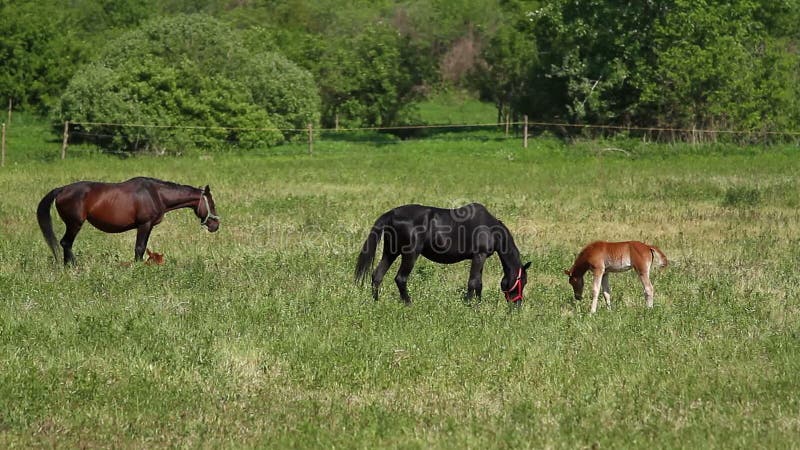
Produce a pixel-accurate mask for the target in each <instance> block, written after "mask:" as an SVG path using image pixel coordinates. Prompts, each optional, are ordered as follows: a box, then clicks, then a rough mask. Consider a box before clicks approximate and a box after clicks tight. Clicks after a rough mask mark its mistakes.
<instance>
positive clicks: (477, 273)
mask: <svg viewBox="0 0 800 450" xmlns="http://www.w3.org/2000/svg"><path fill="white" fill-rule="evenodd" d="M486 257H487V255H484V254H478V255H475V256H473V257H472V266H470V268H469V281H468V282H467V295H466V298H467V299H471V298H472V297H478V300H480V298H481V292H482V291H483V281H482V278H483V264H484V263H485V262H486Z"/></svg>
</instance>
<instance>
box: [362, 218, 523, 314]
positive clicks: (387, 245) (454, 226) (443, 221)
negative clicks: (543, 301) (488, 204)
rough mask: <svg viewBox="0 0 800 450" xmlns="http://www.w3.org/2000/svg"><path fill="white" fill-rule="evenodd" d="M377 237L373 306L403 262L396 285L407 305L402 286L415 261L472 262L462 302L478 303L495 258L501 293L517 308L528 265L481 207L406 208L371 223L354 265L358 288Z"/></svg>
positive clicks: (507, 234)
mask: <svg viewBox="0 0 800 450" xmlns="http://www.w3.org/2000/svg"><path fill="white" fill-rule="evenodd" d="M381 236H383V238H384V244H383V256H382V257H381V260H380V262H379V263H378V265H377V267H375V270H374V271H373V272H372V296H373V298H375V300H377V299H378V291H379V288H380V285H381V281H383V276H384V274H386V271H387V270H389V267H390V266H391V265H392V263H393V262H394V260H395V259H397V257H398V256H402V260H401V261H400V270H398V271H397V276H396V277H395V279H394V281H395V283H397V289H398V290H399V291H400V297H401V298H402V299H403V301H405V302H406V303H411V297H409V295H408V289H406V282H407V281H408V276H409V274H410V273H411V269H413V268H414V263H416V261H417V257H419V255H422V256H424V257H426V258H428V259H430V260H431V261H434V262H437V263H441V264H453V263H457V262H459V261H464V260H465V259H469V260H472V267H471V268H470V272H469V282H468V283H467V294H466V298H467V299H470V298H472V297H474V296H477V297H478V298H480V296H481V290H482V289H483V284H482V282H481V277H482V275H483V264H484V263H485V262H486V258H488V257H489V256H491V255H492V253H495V252H496V253H497V254H498V256H499V257H500V263H501V264H502V265H503V279H502V281H501V282H500V289H501V290H502V291H503V293H505V296H506V300H507V301H509V302H513V303H517V302H520V303H518V304H521V301H522V290H523V289H524V288H525V284H526V283H527V281H528V278H527V269H528V267H530V265H531V263H530V262H529V263H527V264H525V265H523V264H522V262H521V260H520V256H519V250H517V246H516V245H515V244H514V238H512V237H511V233H510V232H509V231H508V228H506V226H505V225H503V223H502V222H500V221H499V220H497V219H496V218H495V217H494V216H492V214H491V213H489V211H487V210H486V208H485V207H484V206H483V205H481V204H479V203H471V204H469V205H466V206H462V207H460V208H456V209H442V208H434V207H431V206H422V205H405V206H399V207H397V208H394V209H392V210H390V211H387V212H386V213H384V214H383V215H382V216H380V217H379V218H378V220H376V221H375V225H373V226H372V230H371V231H370V233H369V236H367V240H366V241H365V242H364V246H363V247H362V248H361V254H360V255H359V256H358V263H357V264H356V271H355V280H356V283H359V284H363V281H364V278H366V275H367V272H368V271H369V270H370V268H371V266H372V261H373V260H374V259H375V251H376V250H377V247H378V243H379V242H380V240H381Z"/></svg>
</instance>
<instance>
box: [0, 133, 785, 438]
mask: <svg viewBox="0 0 800 450" xmlns="http://www.w3.org/2000/svg"><path fill="white" fill-rule="evenodd" d="M53 145H57V144H53ZM609 147H619V148H620V149H622V150H624V151H617V150H616V149H611V148H609ZM55 154H57V150H54V151H53V155H55ZM798 173H800V159H798V157H797V149H796V148H767V149H763V148H736V147H726V146H698V147H690V146H664V145H653V144H643V143H641V142H635V141H634V142H630V141H629V142H616V143H602V142H586V143H579V144H574V145H565V144H562V143H560V142H557V141H553V140H548V139H539V140H534V141H532V143H531V145H530V148H528V149H522V148H521V145H520V142H519V141H518V140H503V139H488V138H487V139H477V138H476V139H466V138H465V139H462V140H453V139H449V140H442V139H439V140H437V139H429V140H422V141H407V142H393V143H375V142H364V143H343V142H335V141H319V142H317V144H316V146H315V154H314V155H313V156H309V155H307V154H305V147H304V146H303V145H300V144H298V145H297V146H285V147H281V148H279V149H276V150H264V151H261V152H253V153H250V154H235V153H220V154H210V155H186V156H183V157H160V158H159V157H133V158H127V159H125V158H119V157H116V156H107V155H99V154H94V153H90V152H86V153H81V152H76V154H75V155H71V156H70V157H69V158H68V159H67V160H66V161H63V162H62V161H56V160H51V161H43V160H42V158H37V157H29V158H27V159H23V160H22V161H21V162H18V163H12V164H10V165H9V166H7V167H5V168H4V169H2V170H0V192H2V200H0V288H2V293H3V302H2V304H0V368H1V369H0V446H2V447H15V446H16V447H28V446H51V445H54V446H57V447H109V446H116V447H153V446H187V447H197V446H201V447H264V448H287V447H297V448H310V447H323V448H332V447H340V448H489V447H493V448H543V447H551V448H552V447H559V448H587V447H600V448H637V447H638V448H642V447H661V448H676V447H695V448H697V447H714V448H732V447H736V448H748V447H771V448H787V447H793V446H797V445H798V444H797V436H798V435H800V400H799V399H798V396H797V392H798V390H800V298H799V297H798V293H797V287H798V285H800V275H798V265H799V264H800V212H799V211H800V209H798V206H800V189H799V187H800V186H798V177H797V174H798ZM136 175H143V176H152V177H157V178H162V179H166V180H171V181H176V182H179V183H185V184H192V185H196V186H200V185H204V184H210V185H211V189H212V191H213V193H214V198H215V199H216V204H217V209H218V212H219V214H220V215H221V216H222V223H221V227H220V230H219V232H218V233H215V234H209V233H207V232H205V231H203V230H201V228H200V226H199V223H198V221H197V219H196V218H195V217H194V215H193V214H192V213H191V212H190V211H189V210H179V211H175V212H172V213H168V214H167V216H166V218H165V220H164V222H163V223H162V224H160V225H158V226H157V227H155V229H154V231H153V233H152V235H151V237H150V243H149V248H150V249H151V250H154V251H157V252H159V253H163V254H164V257H165V264H164V265H161V266H156V265H152V266H150V265H143V264H134V265H132V266H126V264H125V263H126V262H128V261H131V260H132V259H133V242H134V234H135V233H132V232H129V233H125V234H121V235H110V234H104V233H101V232H99V231H97V230H96V229H94V228H92V227H91V226H90V225H88V224H87V225H85V226H84V229H83V231H82V232H81V234H80V235H79V236H78V239H77V241H76V242H75V246H74V251H75V254H76V257H77V261H78V265H77V267H76V268H71V269H64V268H62V267H61V266H60V265H56V264H54V263H53V260H52V257H51V255H50V253H49V250H48V248H47V246H46V245H45V243H44V241H43V239H42V237H41V235H40V232H39V230H38V227H37V226H36V221H35V208H36V204H37V203H38V201H39V200H40V198H41V197H42V196H43V195H44V194H45V193H46V192H47V191H48V190H49V189H51V188H53V187H55V186H58V185H63V184H67V183H70V182H73V181H76V180H80V179H96V180H105V181H121V180H125V179H127V178H130V177H132V176H136ZM472 201H478V202H481V203H483V204H484V205H486V207H487V208H488V209H489V210H490V211H491V212H492V213H493V214H494V215H496V216H497V217H498V218H499V219H500V220H502V221H503V222H504V223H505V224H506V225H507V226H508V228H509V229H510V230H511V232H512V233H513V234H514V237H515V239H516V242H517V245H518V246H519V248H520V251H521V253H522V257H523V261H528V260H530V261H532V262H533V266H532V267H531V268H530V269H529V271H528V286H527V288H526V292H525V294H526V295H525V297H526V298H525V305H524V307H523V308H521V309H513V308H509V307H508V306H507V305H506V303H505V301H504V300H503V294H502V293H501V292H500V290H499V280H500V277H501V275H502V273H501V272H502V271H501V268H500V264H499V262H498V260H497V257H496V256H493V257H492V258H490V259H489V260H488V261H487V264H486V267H485V271H484V289H483V300H482V302H470V303H465V302H464V301H462V295H463V292H464V290H465V288H466V281H467V275H468V266H469V263H467V262H465V263H462V264H457V265H453V266H443V265H437V264H433V263H431V262H429V261H427V260H424V259H420V261H419V263H418V264H417V266H416V268H415V270H414V272H413V273H412V275H411V279H410V281H409V290H410V293H411V296H412V298H413V299H414V304H413V306H411V307H406V306H404V305H403V304H402V302H401V301H400V300H399V296H398V295H397V291H396V289H395V288H394V283H393V282H392V278H393V276H394V273H395V272H396V270H397V265H395V266H393V267H392V269H391V270H390V272H389V274H387V279H386V280H385V281H384V286H383V290H382V293H381V299H380V301H378V302H373V301H372V299H371V297H370V292H369V288H368V287H367V286H364V287H358V286H356V285H354V283H353V281H352V278H353V269H354V265H355V261H356V256H357V253H358V250H359V248H360V246H361V244H362V242H363V240H364V238H365V237H366V233H367V232H368V230H369V228H370V226H371V225H372V223H373V221H374V220H375V219H376V218H377V217H378V215H380V214H381V213H382V212H384V211H386V210H388V209H390V208H392V207H394V206H397V205H401V204H404V203H412V202H414V203H423V204H431V205H437V206H442V207H454V206H459V205H461V204H464V203H468V202H472ZM53 214H54V216H55V212H53ZM55 228H56V232H57V234H59V236H60V233H61V232H63V224H61V223H60V222H59V221H58V220H57V219H56V221H55ZM594 239H608V240H628V239H635V240H642V241H646V242H649V243H653V244H656V245H658V246H659V247H660V248H661V249H662V250H664V252H665V253H666V254H667V256H668V257H669V258H670V262H671V265H670V267H668V268H666V269H663V270H658V269H654V270H653V273H652V274H651V278H652V281H653V284H654V286H655V307H654V308H653V309H651V310H648V309H646V308H645V307H644V299H643V296H642V293H641V285H640V284H639V282H638V280H637V279H636V277H635V276H634V275H633V273H631V272H628V273H623V274H616V275H612V279H611V285H612V287H613V289H614V291H613V295H614V298H613V308H612V310H610V311H609V310H607V309H606V308H605V307H604V306H601V307H600V308H599V310H598V312H597V314H595V315H590V314H588V302H587V299H586V297H584V300H583V301H582V302H581V303H579V304H575V303H574V302H573V301H572V290H571V288H570V286H569V284H568V283H567V277H566V276H565V275H564V274H563V270H564V269H566V268H568V267H569V266H570V264H571V263H572V261H573V258H574V257H575V254H576V253H577V252H578V251H579V250H580V248H581V247H582V246H583V245H585V244H586V243H588V242H590V241H591V240H594ZM587 281H589V280H587Z"/></svg>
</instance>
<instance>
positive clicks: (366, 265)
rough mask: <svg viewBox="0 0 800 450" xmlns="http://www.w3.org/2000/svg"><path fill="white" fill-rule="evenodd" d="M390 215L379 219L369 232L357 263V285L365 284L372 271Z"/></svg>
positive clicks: (386, 214) (388, 213)
mask: <svg viewBox="0 0 800 450" xmlns="http://www.w3.org/2000/svg"><path fill="white" fill-rule="evenodd" d="M390 215H391V211H389V212H387V213H385V214H384V215H382V216H380V217H378V220H376V221H375V225H373V226H372V229H371V230H370V231H369V236H367V240H366V241H364V245H363V246H362V247H361V253H359V254H358V262H357V263H356V273H355V281H356V284H364V279H365V278H366V277H367V273H368V272H369V271H370V270H371V269H372V261H373V260H374V259H375V252H376V251H377V249H378V243H379V242H380V241H381V236H383V228H384V227H385V226H386V225H387V224H388V223H389V217H390Z"/></svg>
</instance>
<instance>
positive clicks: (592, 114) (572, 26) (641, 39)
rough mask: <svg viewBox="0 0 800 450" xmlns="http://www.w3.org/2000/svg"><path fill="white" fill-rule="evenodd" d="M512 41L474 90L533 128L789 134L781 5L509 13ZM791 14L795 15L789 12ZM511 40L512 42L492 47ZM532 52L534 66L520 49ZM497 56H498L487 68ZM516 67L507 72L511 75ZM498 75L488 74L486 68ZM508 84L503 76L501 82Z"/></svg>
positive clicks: (619, 4)
mask: <svg viewBox="0 0 800 450" xmlns="http://www.w3.org/2000/svg"><path fill="white" fill-rule="evenodd" d="M509 4H512V5H513V6H514V7H515V8H516V9H515V10H514V13H515V14H516V17H517V20H516V21H515V22H514V24H513V31H506V30H503V31H501V32H500V33H498V34H497V35H496V36H495V39H494V40H493V41H492V43H491V46H490V47H489V48H488V49H487V51H486V53H485V58H486V60H487V62H488V67H489V69H490V71H496V72H498V73H501V74H505V75H506V76H509V78H515V79H517V80H519V81H517V82H516V83H513V82H511V83H508V82H504V81H505V80H503V79H502V77H500V76H498V75H493V76H489V77H485V79H486V82H484V84H483V86H484V87H485V89H487V90H488V91H489V92H490V93H491V94H492V96H493V97H494V98H513V99H514V100H513V101H512V109H513V110H515V111H516V112H517V113H524V114H529V115H530V116H532V117H534V118H537V119H542V120H554V119H555V120H566V121H569V122H573V123H591V124H615V125H640V126H655V127H677V128H688V129H692V128H734V129H742V130H759V129H760V130H779V129H784V130H785V129H786V128H787V127H792V126H793V125H794V126H796V124H797V120H798V118H800V115H798V101H797V98H798V96H797V94H798V89H799V87H800V84H799V83H798V77H797V73H798V62H797V61H798V58H797V50H796V44H797V41H796V39H797V31H796V28H793V27H791V26H789V25H788V24H789V23H796V20H794V21H787V17H793V18H794V19H800V7H798V6H796V5H794V4H793V3H790V2H772V1H756V0H736V1H718V0H708V1H702V2H697V1H691V0H670V1H655V0H646V1H633V0H553V1H550V2H547V3H546V4H544V5H543V6H539V5H536V4H534V3H533V2H514V3H511V2H509ZM793 5H794V6H793ZM514 33H516V35H517V37H516V39H513V41H511V42H509V39H502V37H503V36H504V35H506V34H514ZM525 40H527V41H530V42H532V43H535V47H536V50H535V52H534V54H533V55H531V54H530V53H528V52H526V51H524V50H523V51H520V50H519V49H515V50H513V51H512V50H511V49H513V48H514V47H515V46H519V42H524V41H525ZM497 55H502V56H500V57H498V56H497ZM514 62H516V64H514ZM497 68H499V70H498V69H497ZM511 75H513V76H511Z"/></svg>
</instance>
